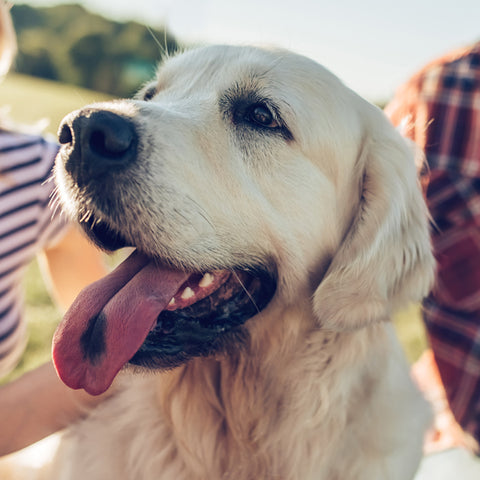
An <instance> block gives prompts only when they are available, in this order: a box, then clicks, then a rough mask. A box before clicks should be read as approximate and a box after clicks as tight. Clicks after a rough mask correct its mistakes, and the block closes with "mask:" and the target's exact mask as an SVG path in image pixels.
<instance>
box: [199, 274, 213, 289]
mask: <svg viewBox="0 0 480 480" xmlns="http://www.w3.org/2000/svg"><path fill="white" fill-rule="evenodd" d="M212 282H213V275H212V274H211V273H206V274H205V275H204V276H203V277H202V279H201V280H200V282H199V283H198V286H199V287H202V288H206V287H208V286H209V285H211V284H212Z"/></svg>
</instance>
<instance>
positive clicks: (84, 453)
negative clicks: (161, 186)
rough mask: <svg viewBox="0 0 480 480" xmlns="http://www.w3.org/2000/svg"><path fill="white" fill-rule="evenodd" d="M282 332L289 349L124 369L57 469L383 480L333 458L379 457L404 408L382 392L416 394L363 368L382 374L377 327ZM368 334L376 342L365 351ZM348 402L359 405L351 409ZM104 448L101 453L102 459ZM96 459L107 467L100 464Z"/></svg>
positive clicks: (248, 479) (143, 475) (252, 348)
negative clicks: (146, 372) (132, 371)
mask: <svg viewBox="0 0 480 480" xmlns="http://www.w3.org/2000/svg"><path fill="white" fill-rule="evenodd" d="M279 321H282V322H283V326H284V327H285V328H287V329H288V328H289V326H291V325H295V323H292V322H289V319H288V315H287V316H285V318H283V319H282V320H279ZM298 323H299V322H297V323H296V324H298ZM277 330H278V329H277ZM289 333H290V335H291V344H290V345H289V346H288V347H285V344H284V349H285V348H286V349H287V350H288V351H283V352H278V345H277V344H276V339H275V338H274V337H271V338H269V340H268V341H266V339H265V340H264V341H262V342H259V343H258V345H262V347H261V350H260V348H257V346H256V345H254V344H252V345H249V347H247V348H246V349H245V351H243V352H241V353H239V354H238V355H237V356H229V357H226V358H219V359H196V360H194V361H192V362H190V363H189V364H187V365H185V366H184V367H182V368H178V369H175V370H173V371H171V372H168V373H166V374H162V375H159V376H157V377H152V376H150V377H145V378H141V377H140V378H139V377H133V378H131V377H130V376H129V377H127V378H125V379H124V380H125V382H126V384H128V385H129V388H128V389H126V390H125V391H123V392H121V393H120V394H119V395H117V396H116V397H114V398H113V399H111V400H110V401H108V402H106V403H105V404H103V405H101V406H100V407H99V408H98V409H97V410H96V411H94V412H93V413H92V414H91V415H90V417H89V418H88V419H87V420H86V421H84V422H83V423H81V424H79V425H77V426H76V427H74V428H73V429H72V431H71V432H70V433H69V434H67V436H66V441H65V442H64V446H63V447H62V448H63V449H68V448H75V449H80V451H77V453H76V455H75V456H74V457H75V458H76V459H77V461H79V464H77V465H74V464H72V463H71V461H69V459H71V458H72V457H71V456H70V455H68V451H67V452H63V454H62V455H60V457H61V458H65V459H67V462H66V463H65V465H63V466H61V468H59V472H63V473H60V476H59V477H58V478H62V479H64V478H71V479H77V478H78V479H80V478H82V479H83V478H85V477H87V478H89V480H96V479H97V478H98V479H104V478H117V479H126V480H127V479H132V478H135V479H139V480H142V479H144V480H150V479H154V478H155V479H157V478H161V479H162V480H163V479H165V480H170V479H176V480H178V479H185V480H187V479H188V480H197V479H198V480H206V479H209V478H222V479H225V480H227V479H235V480H252V479H269V478H272V479H282V480H308V479H312V480H313V479H317V480H327V479H328V480H333V479H337V478H338V479H341V478H358V479H359V480H360V479H363V478H369V479H371V478H379V479H380V478H382V476H381V475H382V474H381V473H379V475H378V477H377V476H376V475H375V472H370V476H365V477H364V476H363V475H360V474H359V475H358V476H356V477H352V476H351V471H349V472H344V471H342V468H345V465H348V468H349V469H352V468H355V463H353V464H352V460H351V459H352V458H358V459H359V460H361V461H362V464H363V466H365V463H364V462H365V456H368V455H373V456H378V454H379V453H380V451H379V450H382V452H381V454H382V455H383V456H384V457H385V458H387V457H388V452H389V451H390V450H393V449H394V448H395V445H393V444H387V441H388V436H389V435H388V432H389V431H392V429H393V430H395V431H397V434H398V433H399V432H398V429H400V428H402V425H400V422H399V420H398V419H401V418H403V416H402V415H398V410H399V409H400V410H401V408H402V407H401V406H400V407H399V406H398V404H397V406H394V405H392V404H391V403H389V400H387V397H385V394H387V395H388V394H390V395H391V396H392V397H393V396H395V397H396V398H397V400H398V401H399V402H401V400H402V397H405V396H408V397H412V396H414V395H415V393H414V390H413V388H412V387H411V386H410V385H409V384H408V379H405V378H403V379H402V378H397V381H398V382H401V385H402V388H401V390H400V391H399V392H394V391H391V392H388V391H387V390H388V389H389V388H390V387H391V386H392V385H385V384H384V382H383V381H382V379H381V378H380V380H378V378H377V379H375V380H374V377H373V375H371V374H370V373H369V371H374V370H375V369H378V365H379V362H381V363H380V364H383V365H385V370H386V371H385V377H384V378H385V379H386V378H388V376H389V375H390V374H391V373H392V372H388V373H387V371H388V370H389V368H390V367H389V363H388V362H387V356H386V353H387V349H389V348H390V349H391V348H392V345H391V344H389V342H388V341H386V338H387V337H388V335H387V334H386V332H385V328H384V326H377V327H374V328H369V329H364V331H363V332H358V331H357V332H355V333H354V334H351V333H347V334H346V333H342V334H336V333H324V332H319V331H316V332H315V331H312V332H310V334H309V335H307V336H304V333H305V332H302V335H300V334H299V333H300V332H295V331H290V332H289ZM302 337H303V342H302V343H300V342H299V339H300V338H302ZM372 343H373V344H377V345H379V346H380V345H382V344H383V346H382V347H379V348H377V352H378V353H377V354H376V355H375V354H374V355H372ZM367 346H368V351H367ZM393 348H395V346H393ZM391 354H392V352H391V351H390V352H389V355H391ZM367 359H368V360H367ZM339 371H341V372H343V373H342V375H341V376H339V375H338V372H339ZM345 372H348V373H347V374H345ZM132 383H135V388H132ZM339 383H340V384H341V385H339ZM389 383H391V381H390V382H389ZM366 397H369V398H368V400H369V401H368V402H367V401H365V400H366ZM409 401H411V398H410V399H409ZM407 403H408V402H405V404H407ZM356 405H364V406H365V405H368V407H367V410H364V411H363V412H358V411H356V410H355V408H356ZM395 409H396V414H395V415H394V414H393V413H392V412H393V411H394V410H395ZM379 410H381V413H382V414H381V415H379ZM388 410H392V411H391V412H389V411H388ZM375 418H381V419H382V425H379V426H378V437H375V438H369V436H367V435H366V434H364V432H371V431H372V425H371V423H372V422H375ZM388 421H389V422H391V424H390V425H386V424H385V422H388ZM407 423H408V422H407ZM152 424H153V425H152ZM367 424H368V428H367V427H366V425H367ZM404 424H405V422H404ZM153 427H154V428H153ZM87 434H88V436H87ZM94 442H95V443H96V442H98V445H101V448H95V445H94V444H93V443H94ZM100 452H101V453H100ZM385 453H387V455H385ZM105 455H107V456H111V457H112V458H111V459H110V460H109V461H106V459H105V458H104V456H105ZM336 457H338V458H339V460H338V462H335V461H332V458H336ZM340 459H341V460H340ZM107 465H108V466H109V468H110V470H109V471H108V472H106V471H103V469H104V468H105V466H107ZM112 466H115V467H116V468H118V471H116V472H112V471H111V468H112ZM327 466H328V467H327ZM332 466H333V467H334V468H335V469H338V470H335V471H332V470H331V468H332ZM57 468H58V466H57ZM65 469H67V470H68V475H70V476H67V472H66V471H65ZM80 472H82V473H80ZM367 473H368V472H367ZM377 473H378V472H377ZM62 475H64V476H62ZM392 478H395V477H392ZM398 478H401V477H398Z"/></svg>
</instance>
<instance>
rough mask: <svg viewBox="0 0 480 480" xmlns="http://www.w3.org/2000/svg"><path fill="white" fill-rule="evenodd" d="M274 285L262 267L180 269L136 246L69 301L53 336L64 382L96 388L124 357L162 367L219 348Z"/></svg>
mask: <svg viewBox="0 0 480 480" xmlns="http://www.w3.org/2000/svg"><path fill="white" fill-rule="evenodd" d="M86 227H87V226H86ZM86 230H87V231H88V233H89V235H90V236H91V237H92V238H93V239H94V241H95V242H96V243H97V244H99V245H100V246H101V247H103V248H106V249H109V250H114V249H116V248H120V247H122V246H126V245H128V244H129V242H127V241H126V240H125V239H124V238H123V237H122V235H121V234H118V233H117V232H114V231H113V230H111V229H109V228H106V227H104V226H102V225H101V224H98V225H97V226H95V225H94V224H93V223H92V224H91V225H88V229H87V228H86ZM275 290H276V281H275V277H274V275H273V274H272V273H270V272H269V271H268V269H266V268H248V269H237V268H226V269H222V270H214V271H210V272H199V271H194V272H185V271H183V270H177V269H172V268H171V267H168V266H165V265H164V264H162V262H161V261H159V260H158V259H152V258H150V257H148V256H146V255H145V254H142V253H140V252H139V251H138V250H136V251H134V253H133V254H132V255H131V256H130V257H129V258H127V260H125V261H124V262H123V263H122V264H120V265H119V266H118V267H117V268H116V269H115V270H114V271H113V272H111V273H110V274H109V275H107V276H106V277H105V278H104V279H101V280H99V281H98V282H95V283H94V284H92V285H90V286H89V287H87V288H86V289H84V290H83V291H82V292H81V294H80V295H79V296H78V297H77V299H76V300H75V302H74V303H73V304H72V306H71V307H70V309H69V311H68V312H67V314H66V315H65V318H64V320H63V322H62V323H61V324H60V326H59V327H58V329H57V331H56V333H55V337H54V343H53V358H54V362H55V365H56V368H57V371H58V373H59V375H60V377H61V378H62V380H63V381H64V382H65V383H66V384H67V385H68V386H70V387H72V388H84V389H85V390H86V391H87V392H89V393H91V394H100V393H102V392H104V391H105V390H106V389H107V388H108V387H109V386H110V384H111V383H112V381H113V379H114V378H115V376H116V375H117V373H118V372H119V370H120V369H121V368H122V367H123V366H124V365H125V364H127V363H131V364H134V365H139V366H142V367H147V368H160V369H165V368H172V367H176V366H178V365H180V364H182V363H184V362H186V361H188V360H189V359H191V358H192V357H195V356H207V355H211V354H214V353H218V352H219V351H223V350H225V349H226V346H227V345H228V344H229V340H230V339H238V338H239V337H241V336H242V332H243V329H242V325H243V324H244V323H245V322H246V321H247V320H248V319H250V318H251V317H253V316H255V315H256V314H257V313H259V312H260V311H262V310H263V309H264V308H265V307H266V306H267V305H268V304H269V302H270V300H271V299H272V297H273V295H274V293H275Z"/></svg>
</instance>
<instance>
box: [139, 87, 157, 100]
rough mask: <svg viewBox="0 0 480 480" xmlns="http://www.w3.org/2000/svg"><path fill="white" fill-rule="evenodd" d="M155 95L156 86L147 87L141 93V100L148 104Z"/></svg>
mask: <svg viewBox="0 0 480 480" xmlns="http://www.w3.org/2000/svg"><path fill="white" fill-rule="evenodd" d="M156 94H157V87H156V86H151V87H148V88H147V89H146V90H145V91H144V92H143V96H142V100H143V101H145V102H148V101H149V100H151V99H152V98H153V97H154V96H155V95H156Z"/></svg>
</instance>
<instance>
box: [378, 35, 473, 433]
mask: <svg viewBox="0 0 480 480" xmlns="http://www.w3.org/2000/svg"><path fill="white" fill-rule="evenodd" d="M386 113H387V114H388V115H389V116H390V118H391V119H392V121H393V123H395V124H397V125H399V124H400V123H401V122H403V121H405V120H406V121H407V127H406V132H405V133H406V135H407V136H409V137H410V138H412V139H413V140H414V141H415V142H416V143H417V144H418V145H419V146H420V147H421V148H422V149H423V150H424V151H425V153H426V157H427V163H428V167H429V170H430V171H429V172H428V179H427V180H428V181H425V182H424V184H425V185H426V196H427V201H428V205H429V208H430V211H431V214H432V217H433V220H434V224H435V225H434V229H433V232H432V241H433V245H434V250H435V255H436V258H437V260H438V278H437V284H436V287H435V289H434V291H433V293H432V294H431V295H430V296H429V298H428V299H427V300H426V301H425V303H424V319H425V324H426V327H427V332H428V337H429V340H430V342H431V347H432V350H433V352H434V355H435V360H436V362H437V365H438V368H439V371H440V375H441V377H442V381H443V383H444V386H445V390H446V393H447V398H448V401H449V403H450V407H451V409H452V412H453V414H454V415H455V417H456V419H457V421H458V422H459V423H460V425H461V426H462V427H463V428H464V429H465V430H466V431H467V432H469V433H471V434H472V435H473V436H474V437H475V438H476V439H477V440H480V42H479V43H476V44H475V45H473V46H472V47H470V48H468V49H464V50H462V51H457V52H454V53H452V54H449V55H447V56H446V57H443V58H441V59H439V60H436V61H434V62H432V63H431V64H429V65H427V66H426V67H425V68H424V69H423V70H421V71H420V72H419V73H417V74H416V75H415V76H414V77H412V78H411V79H410V80H409V81H408V82H407V83H406V84H405V85H404V86H403V87H401V88H400V89H399V90H398V92H397V94H396V96H395V98H394V99H393V101H392V102H391V103H390V104H389V105H388V106H387V108H386ZM424 180H426V177H424Z"/></svg>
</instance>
